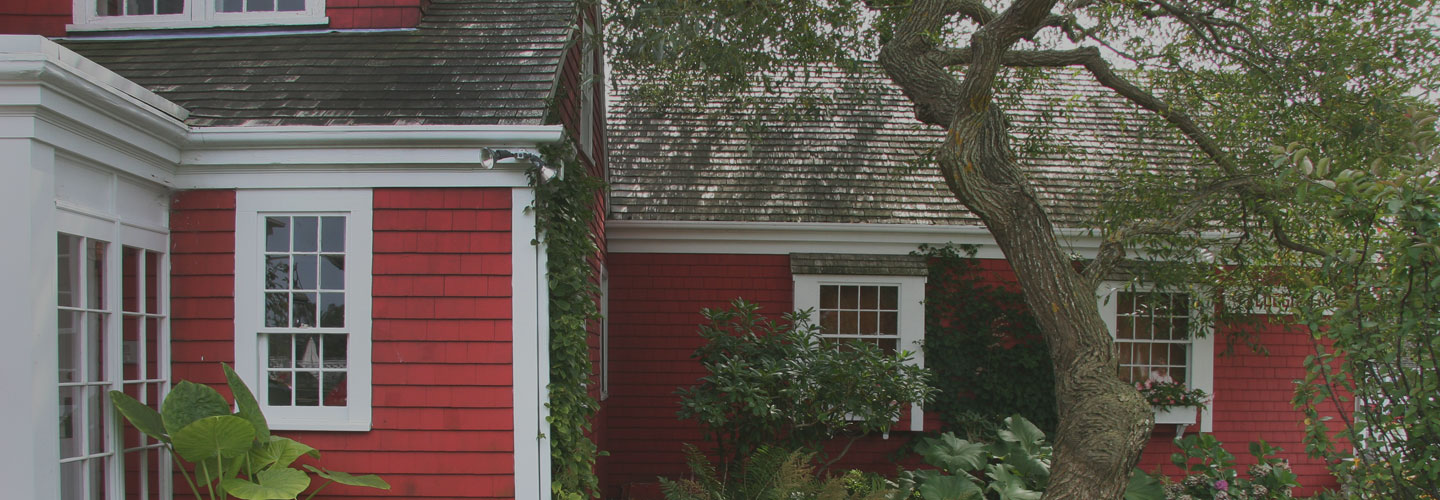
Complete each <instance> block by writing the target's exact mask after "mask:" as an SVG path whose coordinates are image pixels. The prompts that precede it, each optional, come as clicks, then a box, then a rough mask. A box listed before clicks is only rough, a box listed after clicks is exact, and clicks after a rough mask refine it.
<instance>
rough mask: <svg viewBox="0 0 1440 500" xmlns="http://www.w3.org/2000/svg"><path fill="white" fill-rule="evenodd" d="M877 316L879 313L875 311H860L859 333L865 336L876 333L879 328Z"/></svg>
mask: <svg viewBox="0 0 1440 500" xmlns="http://www.w3.org/2000/svg"><path fill="white" fill-rule="evenodd" d="M862 298H863V297H862ZM878 316H879V313H876V312H875V311H861V312H860V333H862V334H865V335H874V334H875V333H876V331H877V330H878V329H879V328H880V318H879V317H878Z"/></svg>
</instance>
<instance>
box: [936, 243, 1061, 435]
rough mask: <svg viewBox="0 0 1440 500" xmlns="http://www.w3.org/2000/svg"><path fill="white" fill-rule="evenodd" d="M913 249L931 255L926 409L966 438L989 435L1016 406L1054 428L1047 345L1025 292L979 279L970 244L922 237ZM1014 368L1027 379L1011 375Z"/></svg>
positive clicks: (1016, 411) (1028, 416) (1015, 411)
mask: <svg viewBox="0 0 1440 500" xmlns="http://www.w3.org/2000/svg"><path fill="white" fill-rule="evenodd" d="M914 255H922V256H925V257H926V258H928V260H929V263H930V265H929V267H930V280H929V284H928V285H926V290H925V365H926V368H927V369H929V370H930V372H931V373H932V374H933V375H932V379H931V384H933V385H934V386H935V388H936V393H937V395H938V396H937V397H936V398H935V400H934V402H932V403H931V404H928V405H926V406H925V409H926V411H933V412H935V413H936V414H938V415H939V416H940V420H941V421H942V422H944V424H945V427H946V428H950V429H963V430H964V432H965V433H967V435H966V436H965V437H967V438H969V439H972V440H985V439H988V437H989V436H992V435H994V434H995V431H997V430H999V429H998V428H997V427H996V425H997V423H998V422H1000V421H1001V420H1004V418H1005V417H1008V416H1010V415H1014V414H1020V415H1024V416H1025V418H1026V419H1028V420H1030V421H1031V422H1033V423H1034V424H1035V425H1036V426H1037V427H1039V428H1040V429H1041V430H1044V431H1046V432H1051V431H1054V429H1055V426H1056V423H1057V422H1058V418H1057V417H1056V413H1055V390H1054V379H1055V378H1054V376H1053V374H1052V372H1051V364H1050V350H1049V348H1047V347H1046V346H1045V342H1044V341H1043V340H1042V339H1041V338H1040V328H1039V326H1038V325H1037V324H1036V323H1035V316H1034V315H1033V314H1031V313H1030V308H1028V307H1026V306H1025V300H1024V297H1022V296H1021V295H1020V293H1019V292H1018V291H1015V290H1006V289H1004V288H1001V287H997V286H993V285H990V284H987V283H985V282H984V281H983V280H982V279H981V275H980V269H979V268H978V266H977V264H976V263H977V262H978V261H977V260H976V259H975V247H974V246H968V245H961V246H956V245H944V246H933V247H932V246H928V245H922V246H921V247H920V249H919V250H918V251H916V252H914ZM1016 373H1024V374H1025V376H1026V383H1024V384H1016V383H1014V381H1015V374H1016Z"/></svg>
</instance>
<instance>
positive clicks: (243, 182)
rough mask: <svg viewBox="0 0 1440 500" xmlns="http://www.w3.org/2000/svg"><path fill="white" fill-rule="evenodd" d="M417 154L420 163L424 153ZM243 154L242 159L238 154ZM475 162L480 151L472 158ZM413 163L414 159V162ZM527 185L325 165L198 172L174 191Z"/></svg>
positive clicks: (513, 173) (504, 177)
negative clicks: (419, 157)
mask: <svg viewBox="0 0 1440 500" xmlns="http://www.w3.org/2000/svg"><path fill="white" fill-rule="evenodd" d="M417 153H418V154H419V155H420V156H421V157H423V156H424V155H425V153H423V152H418V151H417ZM242 154H243V153H242ZM473 156H474V157H475V158H477V159H478V158H479V152H478V149H477V151H476V152H475V153H474V155H473ZM411 159H415V157H414V156H412V157H411ZM527 185H529V181H528V179H526V177H525V173H524V172H522V171H520V170H484V169H481V168H480V167H479V162H478V161H476V162H475V163H474V166H473V168H464V167H461V168H436V167H429V166H420V167H417V168H405V167H403V166H395V165H383V166H373V167H368V166H361V165H344V164H340V165H325V166H321V167H315V168H302V167H286V166H283V165H274V166H267V167H256V168H243V167H242V168H229V167H220V168H216V169H213V170H207V171H203V172H197V171H195V169H183V170H181V173H180V174H179V175H176V176H175V186H176V188H177V189H292V188H300V189H332V188H389V187H463V186H474V187H521V186H527Z"/></svg>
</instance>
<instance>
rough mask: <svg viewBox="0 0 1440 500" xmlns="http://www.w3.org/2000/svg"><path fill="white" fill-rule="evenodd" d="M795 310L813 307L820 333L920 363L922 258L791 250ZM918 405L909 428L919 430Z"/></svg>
mask: <svg viewBox="0 0 1440 500" xmlns="http://www.w3.org/2000/svg"><path fill="white" fill-rule="evenodd" d="M790 270H791V274H793V275H794V280H795V309H797V310H806V309H809V310H811V311H812V316H811V321H812V322H813V323H815V324H816V325H818V326H819V327H820V337H821V338H822V339H826V340H833V341H838V342H850V341H860V342H866V343H870V344H875V345H876V346H879V347H880V348H881V349H882V350H884V351H886V352H889V353H895V352H899V351H908V352H910V353H912V354H913V355H912V357H911V362H912V363H914V364H916V365H918V366H924V365H925V355H924V351H923V350H922V349H921V342H922V341H923V339H924V338H925V306H924V301H925V282H926V276H927V273H928V271H927V268H926V264H925V261H924V259H923V258H918V257H910V256H898V255H844V254H791V255H790ZM923 422H924V416H923V413H922V410H921V408H920V405H914V406H913V407H912V408H911V411H910V430H917V431H918V430H921V429H922V427H923Z"/></svg>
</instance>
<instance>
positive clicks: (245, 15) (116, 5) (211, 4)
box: [69, 0, 328, 31]
mask: <svg viewBox="0 0 1440 500" xmlns="http://www.w3.org/2000/svg"><path fill="white" fill-rule="evenodd" d="M73 8H74V12H75V16H74V20H75V24H72V25H70V26H69V29H70V30H72V31H85V30H109V29H148V28H203V27H212V26H262V25H303V24H326V23H328V20H327V19H326V18H325V0H74V7H73Z"/></svg>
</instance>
